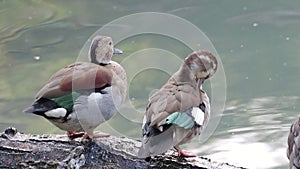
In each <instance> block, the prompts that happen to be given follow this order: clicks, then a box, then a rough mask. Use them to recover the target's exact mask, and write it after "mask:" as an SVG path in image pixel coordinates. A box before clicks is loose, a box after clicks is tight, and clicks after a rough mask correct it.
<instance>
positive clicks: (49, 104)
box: [23, 98, 60, 116]
mask: <svg viewBox="0 0 300 169" xmlns="http://www.w3.org/2000/svg"><path fill="white" fill-rule="evenodd" d="M59 107H60V106H59V105H58V104H57V103H56V102H54V101H52V100H50V99H47V98H40V99H39V100H36V101H35V102H34V103H33V104H32V105H31V106H30V107H27V108H26V109H24V110H23V112H24V113H33V114H36V115H41V116H45V114H44V113H45V112H47V111H49V110H53V109H56V108H59Z"/></svg>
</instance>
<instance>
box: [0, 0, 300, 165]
mask: <svg viewBox="0 0 300 169" xmlns="http://www.w3.org/2000/svg"><path fill="white" fill-rule="evenodd" d="M299 6H300V1H292V0H286V1H280V0H272V1H260V0H252V1H246V0H227V1H218V0H188V1H180V0H172V1H171V0H166V1H156V0H154V1H145V2H143V1H139V0H130V1H126V2H125V1H121V0H119V1H116V0H102V1H96V0H92V1H88V2H84V1H79V0H77V1H58V0H53V1H41V0H35V1H16V0H11V1H8V0H1V1H0V60H1V61H0V131H3V130H4V129H5V128H7V127H9V126H14V127H16V128H17V129H18V130H19V131H20V132H24V133H32V134H41V133H64V132H63V131H60V130H59V129H58V128H56V127H54V126H53V125H52V124H50V123H49V122H48V121H47V120H45V119H44V118H42V117H38V116H35V115H28V114H23V113H22V109H24V108H25V107H26V106H28V105H30V104H31V103H32V101H33V99H34V96H35V94H36V92H37V91H38V90H39V89H40V88H41V87H42V86H43V85H44V84H45V83H46V82H47V80H48V79H49V77H50V76H51V75H52V74H53V73H55V72H56V71H57V70H59V69H60V68H62V67H64V66H65V65H67V64H70V63H72V62H75V61H76V60H77V57H78V53H79V52H80V49H81V48H82V47H83V45H84V44H85V42H86V41H87V39H88V38H89V37H90V36H91V35H92V34H93V33H94V32H95V31H97V30H98V29H99V28H101V27H102V26H103V25H105V24H107V23H109V22H111V21H113V20H115V19H117V18H120V17H123V16H126V15H129V14H134V13H140V12H163V13H169V14H172V15H176V16H179V17H181V18H184V19H186V20H187V21H189V22H191V23H192V24H194V25H196V26H197V27H198V28H199V29H201V30H202V31H203V32H204V33H205V34H206V36H207V37H208V38H209V39H210V40H211V42H212V44H213V45H214V47H215V49H216V50H217V52H218V54H219V56H220V59H221V60H222V63H223V67H224V72H225V74H226V84H227V90H226V93H227V95H226V103H225V110H224V112H223V115H222V119H221V121H220V123H219V124H218V127H217V129H216V130H215V132H214V133H213V134H212V135H211V136H210V137H209V139H207V140H205V141H204V142H199V140H195V141H193V142H192V143H191V144H188V145H185V148H186V149H189V150H192V151H194V152H197V153H198V154H199V155H201V156H205V157H209V158H211V159H212V160H218V161H224V162H229V163H231V164H235V165H237V166H243V167H249V168H258V169H259V168H264V169H268V168H276V169H281V168H287V166H288V161H287V158H286V153H285V152H286V147H287V135H288V132H289V127H290V125H291V123H292V122H293V120H294V119H296V117H297V116H298V115H299V110H300V104H299V103H300V99H299V96H300V90H299V87H300V85H299V84H300V73H299V72H300V66H299V65H300V48H299V46H300V33H299V30H300V10H299ZM166 24H167V23H166ZM115 46H116V47H117V48H120V49H122V50H123V51H124V54H123V55H120V56H116V57H114V58H113V60H115V61H118V62H122V61H123V60H124V59H125V58H126V56H129V55H130V54H132V53H134V52H136V51H138V50H142V49H147V48H158V49H164V50H166V51H171V52H172V53H174V54H176V55H177V56H180V57H181V58H182V59H183V58H185V57H186V56H187V54H189V53H190V52H191V49H189V48H188V47H186V46H184V45H183V44H182V43H180V42H178V41H176V40H174V39H171V38H168V37H163V36H159V35H151V34H148V35H139V36H134V37H129V38H127V39H126V40H123V41H121V42H119V43H118V44H115ZM148 59H149V60H151V58H150V57H149V58H148ZM143 61H147V58H146V60H145V59H144V60H143ZM139 63H140V61H139V60H138V59H136V63H134V62H133V63H131V64H132V65H138V64H139ZM126 71H130V70H126ZM174 71H175V70H174ZM169 76H170V75H169V74H166V73H165V72H162V71H159V70H148V71H144V72H141V73H139V74H137V75H136V76H135V78H134V79H133V80H132V81H131V82H130V85H129V93H128V96H129V100H130V104H132V105H134V107H135V108H136V109H137V110H138V111H140V112H143V110H144V109H145V105H146V102H147V99H148V97H149V95H150V94H151V93H152V92H153V91H155V89H159V88H160V87H161V86H162V85H163V84H164V83H165V82H166V80H167V79H168V78H169ZM206 88H207V91H208V93H209V95H210V89H209V83H207V84H206V86H204V89H206ZM126 106H128V105H126V104H125V105H124V108H123V110H124V111H126ZM126 113H128V114H130V113H131V112H126ZM212 113H214V112H212ZM134 114H135V113H134V112H132V115H134ZM129 117H130V115H129ZM140 117H141V116H138V117H131V118H136V119H135V120H133V121H135V122H134V123H133V122H132V121H131V120H130V119H128V118H124V117H123V116H121V115H117V116H115V117H114V118H113V119H112V120H110V121H109V122H108V123H107V124H104V125H102V126H100V127H99V130H102V131H106V132H109V133H112V134H115V135H126V136H128V137H132V138H138V137H140V135H141V134H140V133H141V129H140V127H141V124H140V123H138V122H137V121H141V120H142V119H141V118H140Z"/></svg>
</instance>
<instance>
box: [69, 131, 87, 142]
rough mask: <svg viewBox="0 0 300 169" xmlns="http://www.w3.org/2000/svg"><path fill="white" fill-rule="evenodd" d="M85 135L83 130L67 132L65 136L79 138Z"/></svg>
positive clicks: (72, 138)
mask: <svg viewBox="0 0 300 169" xmlns="http://www.w3.org/2000/svg"><path fill="white" fill-rule="evenodd" d="M84 135H85V132H71V131H68V132H67V136H68V137H69V138H70V139H71V140H74V139H75V138H79V137H82V136H84Z"/></svg>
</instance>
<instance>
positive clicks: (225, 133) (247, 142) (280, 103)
mask: <svg viewBox="0 0 300 169" xmlns="http://www.w3.org/2000/svg"><path fill="white" fill-rule="evenodd" d="M299 102H300V98H299V97H282V98H279V97H264V98H256V99H252V100H250V101H248V102H245V103H242V104H237V105H232V106H230V107H229V106H228V108H227V109H226V111H225V112H224V117H223V119H222V121H221V124H220V125H219V126H218V129H217V131H216V132H215V133H214V135H213V137H211V138H210V139H209V140H208V141H207V142H206V143H204V144H203V145H197V142H193V147H188V148H191V150H193V149H194V148H195V147H198V148H196V150H195V151H197V152H198V153H199V155H206V156H207V157H210V158H212V159H215V160H219V161H224V162H230V163H233V164H236V165H238V166H244V167H249V168H258V169H259V168H261V169H266V168H286V164H287V162H288V161H287V157H286V148H287V135H288V132H289V128H290V125H291V122H292V121H293V120H294V119H295V118H296V117H297V116H298V115H299V113H298V112H299V107H298V108H297V107H296V106H297V105H299Z"/></svg>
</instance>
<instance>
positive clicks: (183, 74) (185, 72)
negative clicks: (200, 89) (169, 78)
mask: <svg viewBox="0 0 300 169" xmlns="http://www.w3.org/2000/svg"><path fill="white" fill-rule="evenodd" d="M173 78H174V80H176V81H177V82H189V83H190V82H195V78H194V74H193V72H192V71H191V69H190V68H189V67H188V66H187V65H186V64H183V65H182V66H181V67H180V69H179V70H178V71H177V72H176V73H175V74H174V75H173Z"/></svg>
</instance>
